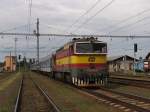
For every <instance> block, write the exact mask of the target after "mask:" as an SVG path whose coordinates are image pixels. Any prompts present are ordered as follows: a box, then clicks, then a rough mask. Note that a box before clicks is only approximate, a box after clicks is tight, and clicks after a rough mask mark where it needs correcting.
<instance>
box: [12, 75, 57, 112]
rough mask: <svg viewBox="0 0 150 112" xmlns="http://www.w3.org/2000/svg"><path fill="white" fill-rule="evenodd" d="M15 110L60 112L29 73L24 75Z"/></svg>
mask: <svg viewBox="0 0 150 112" xmlns="http://www.w3.org/2000/svg"><path fill="white" fill-rule="evenodd" d="M14 112H60V110H59V108H58V107H57V106H56V104H55V103H54V102H53V101H52V100H51V98H50V96H48V95H47V94H46V93H45V91H44V90H43V89H42V88H40V87H39V85H38V84H37V83H36V82H35V81H34V80H33V79H32V78H31V77H30V76H29V75H23V78H22V80H21V83H20V88H19V91H18V97H17V100H16V105H15V108H14Z"/></svg>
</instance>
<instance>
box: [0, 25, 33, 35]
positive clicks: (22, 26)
mask: <svg viewBox="0 0 150 112" xmlns="http://www.w3.org/2000/svg"><path fill="white" fill-rule="evenodd" d="M30 25H33V24H30ZM24 27H28V24H25V25H20V26H17V27H13V28H9V29H5V30H2V31H0V33H4V32H8V31H13V30H17V29H20V28H24Z"/></svg>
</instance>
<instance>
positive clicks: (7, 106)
mask: <svg viewBox="0 0 150 112" xmlns="http://www.w3.org/2000/svg"><path fill="white" fill-rule="evenodd" d="M20 76H21V75H20V73H17V74H14V76H12V77H11V78H9V79H8V80H5V81H4V82H3V83H1V85H0V112H11V111H12V109H13V107H14V105H15V101H16V97H17V90H18V88H19V83H20V82H19V80H20Z"/></svg>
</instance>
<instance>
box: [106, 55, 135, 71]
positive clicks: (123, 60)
mask: <svg viewBox="0 0 150 112" xmlns="http://www.w3.org/2000/svg"><path fill="white" fill-rule="evenodd" d="M136 61H137V59H136ZM108 67H109V68H108V69H109V72H124V71H125V72H130V71H133V69H134V58H133V57H131V56H128V55H123V56H115V57H109V58H108Z"/></svg>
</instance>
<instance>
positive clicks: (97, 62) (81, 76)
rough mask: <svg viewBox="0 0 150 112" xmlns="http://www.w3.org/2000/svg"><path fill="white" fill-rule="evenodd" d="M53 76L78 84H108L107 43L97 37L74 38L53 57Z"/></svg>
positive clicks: (82, 85) (84, 85)
mask: <svg viewBox="0 0 150 112" xmlns="http://www.w3.org/2000/svg"><path fill="white" fill-rule="evenodd" d="M51 72H52V77H53V78H56V79H60V80H63V81H67V82H69V83H72V84H74V85H76V86H80V87H87V86H99V85H105V84H107V78H108V71H107V44H106V43H105V42H102V41H98V39H97V38H93V37H91V38H74V39H73V40H72V41H71V42H68V43H67V44H65V45H64V46H63V47H61V48H60V49H58V50H57V51H56V53H55V54H54V55H53V56H52V58H51Z"/></svg>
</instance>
